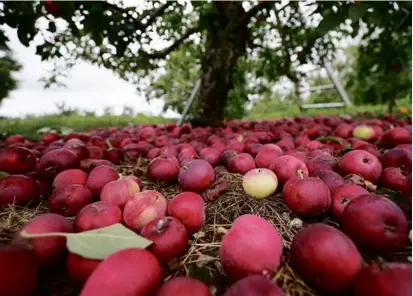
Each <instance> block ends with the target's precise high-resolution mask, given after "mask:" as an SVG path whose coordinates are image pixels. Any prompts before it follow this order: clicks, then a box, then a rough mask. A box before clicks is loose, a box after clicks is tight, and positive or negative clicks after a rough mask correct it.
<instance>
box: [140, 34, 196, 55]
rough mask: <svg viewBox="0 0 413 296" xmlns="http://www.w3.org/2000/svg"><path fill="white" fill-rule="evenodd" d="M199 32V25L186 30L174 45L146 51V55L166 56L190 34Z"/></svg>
mask: <svg viewBox="0 0 413 296" xmlns="http://www.w3.org/2000/svg"><path fill="white" fill-rule="evenodd" d="M197 32H199V27H195V28H191V29H188V30H187V31H186V33H185V34H183V35H182V36H181V37H180V38H178V39H177V40H175V42H174V43H173V44H172V45H170V46H168V47H166V48H164V49H162V50H159V51H155V52H153V53H144V55H146V57H148V58H151V59H162V58H165V57H166V56H167V55H168V54H170V53H171V52H172V51H174V50H175V49H177V48H178V47H179V46H180V45H181V44H182V43H183V42H184V41H185V40H186V39H187V38H188V37H189V36H191V35H192V34H194V33H197Z"/></svg>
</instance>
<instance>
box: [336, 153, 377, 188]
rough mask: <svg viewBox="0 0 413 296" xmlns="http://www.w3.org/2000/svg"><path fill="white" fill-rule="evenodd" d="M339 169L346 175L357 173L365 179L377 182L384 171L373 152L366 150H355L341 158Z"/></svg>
mask: <svg viewBox="0 0 413 296" xmlns="http://www.w3.org/2000/svg"><path fill="white" fill-rule="evenodd" d="M339 170H340V172H341V173H342V174H344V175H349V174H357V175H360V176H362V177H363V178H364V179H365V180H368V181H370V182H372V183H377V181H378V179H379V177H380V175H381V172H382V165H381V163H380V161H379V160H378V158H377V157H376V156H374V155H373V154H371V153H369V152H367V151H364V150H353V151H350V152H347V153H346V154H344V156H343V157H342V158H341V160H340V162H339Z"/></svg>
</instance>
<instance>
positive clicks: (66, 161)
mask: <svg viewBox="0 0 413 296" xmlns="http://www.w3.org/2000/svg"><path fill="white" fill-rule="evenodd" d="M78 167H79V159H78V157H77V155H76V154H75V153H74V152H73V151H71V150H69V149H67V148H59V149H56V150H52V151H49V152H47V153H46V154H44V155H43V156H42V157H40V159H39V161H38V163H37V165H36V172H38V173H39V174H41V175H44V176H48V177H55V176H56V175H57V174H58V173H60V172H62V171H64V170H68V169H76V168H78Z"/></svg>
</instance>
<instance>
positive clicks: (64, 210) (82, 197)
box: [48, 184, 92, 216]
mask: <svg viewBox="0 0 413 296" xmlns="http://www.w3.org/2000/svg"><path fill="white" fill-rule="evenodd" d="M91 202H92V192H91V191H90V190H89V189H88V188H87V187H85V186H84V185H79V184H73V185H69V186H67V187H65V188H63V189H60V190H59V191H55V192H54V193H53V194H52V195H51V196H50V198H49V201H48V203H49V209H50V211H51V212H52V213H56V214H59V215H62V216H75V215H76V214H77V213H78V212H79V211H80V210H81V209H82V208H84V207H85V206H87V205H88V204H89V203H91Z"/></svg>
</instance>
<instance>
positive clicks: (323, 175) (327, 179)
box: [311, 170, 344, 192]
mask: <svg viewBox="0 0 413 296" xmlns="http://www.w3.org/2000/svg"><path fill="white" fill-rule="evenodd" d="M311 177H314V178H319V179H320V180H321V181H323V182H324V183H325V184H326V185H327V187H328V189H330V191H331V192H333V190H334V189H336V188H337V187H339V186H341V185H343V184H344V179H343V177H341V176H340V175H339V174H337V173H336V172H334V171H330V170H321V171H316V172H315V173H313V174H311Z"/></svg>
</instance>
